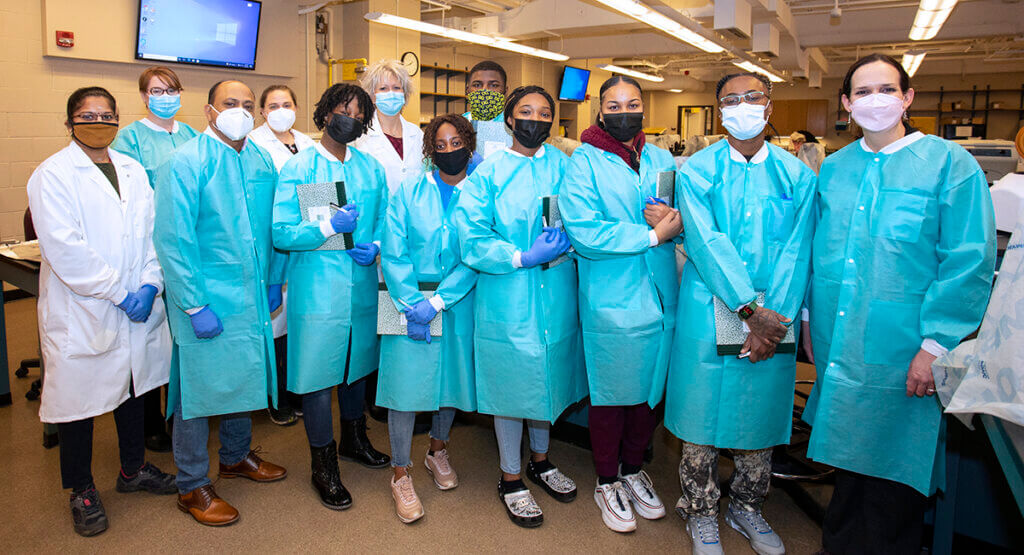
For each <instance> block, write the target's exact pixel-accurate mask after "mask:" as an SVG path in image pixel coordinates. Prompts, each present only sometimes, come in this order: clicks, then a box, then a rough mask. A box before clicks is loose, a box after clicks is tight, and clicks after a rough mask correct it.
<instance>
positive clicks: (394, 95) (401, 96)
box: [375, 91, 405, 116]
mask: <svg viewBox="0 0 1024 555" xmlns="http://www.w3.org/2000/svg"><path fill="white" fill-rule="evenodd" d="M375 98H376V100H377V109H378V110H380V111H381V113H382V114H384V115H386V116H393V115H395V114H397V113H398V112H401V111H402V108H403V107H405V93H402V92H399V91H388V92H379V93H377V94H376V95H375Z"/></svg>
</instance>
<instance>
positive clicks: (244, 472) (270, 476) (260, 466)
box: [220, 451, 288, 482]
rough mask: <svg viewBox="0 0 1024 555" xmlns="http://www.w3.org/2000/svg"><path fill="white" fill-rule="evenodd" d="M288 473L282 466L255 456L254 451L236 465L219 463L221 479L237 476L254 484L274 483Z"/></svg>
mask: <svg viewBox="0 0 1024 555" xmlns="http://www.w3.org/2000/svg"><path fill="white" fill-rule="evenodd" d="M287 475H288V471H287V470H285V468H284V467H283V466H278V465H276V464H274V463H271V462H267V461H265V460H263V459H261V458H259V456H258V455H257V454H256V451H249V454H248V455H247V456H246V457H245V458H244V459H242V461H241V462H239V463H238V464H233V465H231V466H227V465H225V464H224V463H220V477H221V478H237V477H239V476H241V477H243V478H248V479H250V480H252V481H254V482H276V481H277V480H282V479H284V477H285V476H287Z"/></svg>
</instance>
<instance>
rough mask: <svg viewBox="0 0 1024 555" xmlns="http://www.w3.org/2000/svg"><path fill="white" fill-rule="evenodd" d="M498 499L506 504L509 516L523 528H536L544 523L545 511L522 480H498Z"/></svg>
mask: <svg viewBox="0 0 1024 555" xmlns="http://www.w3.org/2000/svg"><path fill="white" fill-rule="evenodd" d="M498 499H500V500H501V504H502V505H504V506H505V512H506V513H508V518H509V520H511V521H512V522H514V523H515V524H517V525H519V526H522V527H523V528H536V527H538V526H540V525H541V524H544V513H543V512H542V511H541V510H540V506H538V505H537V501H536V500H535V499H534V498H533V494H532V493H530V490H528V489H526V486H524V485H523V481H522V480H516V481H514V482H506V481H504V480H500V479H499V480H498Z"/></svg>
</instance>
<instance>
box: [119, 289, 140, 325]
mask: <svg viewBox="0 0 1024 555" xmlns="http://www.w3.org/2000/svg"><path fill="white" fill-rule="evenodd" d="M117 308H120V309H121V310H123V311H124V313H125V314H127V315H128V319H130V320H131V319H133V318H132V312H134V311H136V310H138V308H139V294H138V292H133V291H129V292H128V296H127V297H125V298H124V300H123V301H121V303H120V304H118V305H117Z"/></svg>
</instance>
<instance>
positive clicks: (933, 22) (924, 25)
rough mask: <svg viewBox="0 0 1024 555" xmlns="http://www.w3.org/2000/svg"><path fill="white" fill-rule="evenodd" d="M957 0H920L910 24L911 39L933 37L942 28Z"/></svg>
mask: <svg viewBox="0 0 1024 555" xmlns="http://www.w3.org/2000/svg"><path fill="white" fill-rule="evenodd" d="M956 3H957V0H921V4H920V5H919V6H918V7H917V15H915V16H914V24H913V25H911V26H910V39H911V40H929V39H932V38H935V35H937V34H939V29H942V24H943V23H945V22H946V18H948V17H949V14H951V13H953V8H955V7H956Z"/></svg>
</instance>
